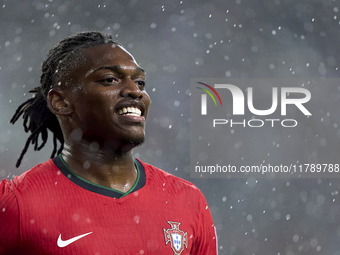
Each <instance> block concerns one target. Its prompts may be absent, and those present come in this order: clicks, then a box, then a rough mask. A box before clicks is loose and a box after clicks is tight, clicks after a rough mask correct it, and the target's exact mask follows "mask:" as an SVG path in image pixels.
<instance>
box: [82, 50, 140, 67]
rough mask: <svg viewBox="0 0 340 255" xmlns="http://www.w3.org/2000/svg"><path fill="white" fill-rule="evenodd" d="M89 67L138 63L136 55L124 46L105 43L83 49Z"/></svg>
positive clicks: (85, 62)
mask: <svg viewBox="0 0 340 255" xmlns="http://www.w3.org/2000/svg"><path fill="white" fill-rule="evenodd" d="M81 55H82V56H83V57H84V58H85V61H84V64H85V65H86V66H87V67H90V66H91V68H98V67H101V66H103V65H112V64H115V65H136V66H138V64H137V62H136V60H135V59H134V57H133V56H132V55H131V54H130V53H129V52H128V51H127V50H125V49H124V48H123V47H121V46H118V45H115V44H103V45H98V46H95V47H92V48H88V49H85V50H82V51H81Z"/></svg>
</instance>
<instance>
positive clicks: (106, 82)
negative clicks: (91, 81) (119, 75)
mask: <svg viewBox="0 0 340 255" xmlns="http://www.w3.org/2000/svg"><path fill="white" fill-rule="evenodd" d="M117 81H118V80H117V79H116V78H114V77H108V78H105V79H102V80H100V81H99V82H100V83H102V84H104V85H107V86H108V85H112V84H114V83H116V82H117Z"/></svg>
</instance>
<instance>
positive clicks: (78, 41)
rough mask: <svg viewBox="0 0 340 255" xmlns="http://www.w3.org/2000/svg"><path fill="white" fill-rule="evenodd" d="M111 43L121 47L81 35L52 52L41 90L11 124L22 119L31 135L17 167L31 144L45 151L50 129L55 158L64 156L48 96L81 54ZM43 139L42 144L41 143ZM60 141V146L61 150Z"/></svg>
mask: <svg viewBox="0 0 340 255" xmlns="http://www.w3.org/2000/svg"><path fill="white" fill-rule="evenodd" d="M109 43H112V44H114V45H120V44H119V43H118V42H116V41H114V40H113V38H112V36H111V35H108V34H104V33H101V32H98V31H90V32H80V33H77V34H75V35H72V36H69V37H66V38H65V39H63V40H62V41H60V42H59V44H57V45H56V46H55V47H54V48H52V49H51V50H50V51H49V53H48V55H47V57H46V59H45V60H44V62H43V63H42V74H41V76H40V86H39V87H36V88H34V89H32V90H30V91H29V92H30V93H34V94H33V96H32V98H30V99H28V100H27V101H25V102H24V103H23V104H21V105H20V106H19V107H18V108H17V110H16V112H15V113H14V115H13V117H12V119H11V120H10V123H12V124H14V123H15V122H16V121H17V120H18V119H19V117H20V116H21V115H22V116H23V119H24V121H23V126H24V128H25V132H26V133H28V132H30V133H31V134H30V136H29V137H28V139H27V141H26V144H25V147H24V149H23V150H22V152H21V154H20V156H19V158H18V160H17V163H16V167H19V166H20V164H21V161H22V159H23V157H24V155H25V153H26V152H27V149H28V147H29V145H30V143H32V145H34V150H35V151H37V150H38V151H39V150H41V149H42V148H43V147H44V145H45V144H46V142H47V138H48V129H49V130H50V131H51V132H52V134H53V151H52V154H51V158H53V157H55V156H56V155H57V154H59V153H61V151H62V149H63V147H64V137H63V133H62V131H61V128H60V125H59V122H58V119H57V117H56V116H55V115H54V114H53V113H52V112H51V111H50V110H49V109H48V107H47V101H46V99H47V94H48V92H49V90H50V89H51V88H53V87H54V86H58V85H60V84H61V82H59V79H60V77H61V74H62V73H63V72H65V71H66V70H69V69H70V68H72V66H73V67H74V65H75V64H77V63H78V64H79V59H80V58H81V57H82V56H81V54H80V51H81V50H84V49H87V48H92V47H94V46H98V45H102V44H109ZM77 61H78V62H77ZM40 136H41V140H42V141H39V137H40ZM58 141H59V143H60V145H59V149H58V145H57V142H58Z"/></svg>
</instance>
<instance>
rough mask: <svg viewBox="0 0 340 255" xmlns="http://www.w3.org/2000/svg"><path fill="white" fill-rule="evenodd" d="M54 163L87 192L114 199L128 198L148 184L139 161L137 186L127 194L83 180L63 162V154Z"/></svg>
mask: <svg viewBox="0 0 340 255" xmlns="http://www.w3.org/2000/svg"><path fill="white" fill-rule="evenodd" d="M53 162H54V164H55V165H56V166H57V167H58V168H59V170H60V171H61V172H62V173H63V174H64V175H65V176H66V177H67V178H68V179H69V180H70V181H71V182H73V183H75V184H76V185H78V186H80V187H82V188H84V189H86V190H89V191H92V192H95V193H98V194H101V195H104V196H108V197H112V198H122V197H124V196H126V195H128V194H130V193H133V192H135V191H137V190H139V189H141V188H142V187H144V185H145V182H146V177H145V169H144V167H143V165H142V163H141V162H140V161H139V160H137V159H134V163H135V166H136V169H137V173H138V176H137V180H136V182H135V184H134V185H133V186H132V187H131V188H130V190H128V191H127V192H125V193H124V192H121V191H118V190H115V189H111V188H108V187H104V186H101V185H97V184H94V183H92V182H89V181H87V180H85V179H83V178H81V177H80V176H78V175H77V174H75V173H74V172H73V171H72V170H71V169H70V168H69V167H68V166H67V164H66V163H65V161H64V160H63V158H62V156H61V154H59V155H58V156H57V157H55V158H53Z"/></svg>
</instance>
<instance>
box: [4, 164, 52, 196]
mask: <svg viewBox="0 0 340 255" xmlns="http://www.w3.org/2000/svg"><path fill="white" fill-rule="evenodd" d="M55 168H56V166H55V165H54V163H53V161H52V160H49V161H46V162H44V163H41V164H38V165H36V166H35V167H33V168H32V169H30V170H28V171H26V172H24V173H22V174H21V175H19V176H16V177H14V179H12V180H10V181H9V180H6V179H3V180H2V181H1V182H0V197H1V196H4V195H6V194H8V193H10V192H15V191H17V190H20V189H22V188H24V187H25V186H27V185H30V184H31V183H33V182H36V181H40V180H43V179H45V178H46V177H48V175H50V174H51V171H49V170H51V169H55Z"/></svg>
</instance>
